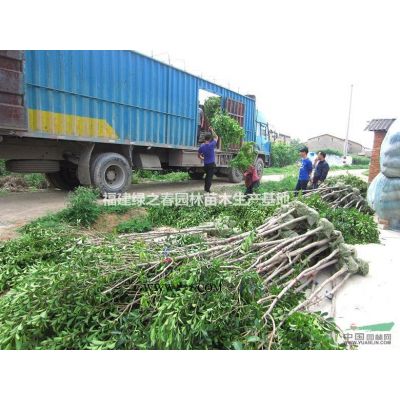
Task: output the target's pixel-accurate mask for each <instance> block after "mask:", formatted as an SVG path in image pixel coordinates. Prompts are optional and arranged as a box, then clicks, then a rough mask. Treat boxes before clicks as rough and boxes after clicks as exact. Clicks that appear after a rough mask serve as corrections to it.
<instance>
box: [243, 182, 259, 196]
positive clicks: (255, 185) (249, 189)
mask: <svg viewBox="0 0 400 400" xmlns="http://www.w3.org/2000/svg"><path fill="white" fill-rule="evenodd" d="M259 186H260V181H255V182H253V183H252V184H251V185H250V186H248V187H246V191H245V192H244V194H245V196H246V198H247V196H248V195H249V194H253V193H254V189H257V188H258V187H259Z"/></svg>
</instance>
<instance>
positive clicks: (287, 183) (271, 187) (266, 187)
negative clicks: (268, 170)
mask: <svg viewBox="0 0 400 400" xmlns="http://www.w3.org/2000/svg"><path fill="white" fill-rule="evenodd" d="M296 183H297V175H296V176H293V175H290V176H286V177H285V178H283V179H281V180H280V181H267V182H262V183H261V184H260V187H259V190H258V192H259V193H264V192H292V191H293V190H294V188H295V187H296Z"/></svg>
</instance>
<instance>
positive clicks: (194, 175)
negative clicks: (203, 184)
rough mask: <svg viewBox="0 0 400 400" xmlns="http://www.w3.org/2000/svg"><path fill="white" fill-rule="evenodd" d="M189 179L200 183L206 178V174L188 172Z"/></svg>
mask: <svg viewBox="0 0 400 400" xmlns="http://www.w3.org/2000/svg"><path fill="white" fill-rule="evenodd" d="M188 174H189V178H190V179H193V180H195V181H200V180H201V179H203V177H204V172H188Z"/></svg>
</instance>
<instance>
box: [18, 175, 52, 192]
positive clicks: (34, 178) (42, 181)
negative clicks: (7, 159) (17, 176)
mask: <svg viewBox="0 0 400 400" xmlns="http://www.w3.org/2000/svg"><path fill="white" fill-rule="evenodd" d="M24 178H25V181H26V182H27V184H28V186H29V187H31V188H35V189H46V188H48V187H49V184H48V182H47V180H46V178H45V176H44V175H43V174H25V175H24Z"/></svg>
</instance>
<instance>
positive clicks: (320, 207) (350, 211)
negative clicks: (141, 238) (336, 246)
mask: <svg viewBox="0 0 400 400" xmlns="http://www.w3.org/2000/svg"><path fill="white" fill-rule="evenodd" d="M299 200H301V201H303V202H304V203H306V204H307V205H309V206H310V207H313V208H314V209H316V210H317V211H318V212H319V214H320V216H321V217H323V218H326V219H328V220H329V221H331V222H332V224H333V225H334V226H335V229H337V230H339V231H341V232H342V235H343V238H344V240H345V242H346V243H348V244H366V243H379V230H378V225H377V223H376V222H375V221H374V217H373V216H372V215H368V214H363V213H361V212H360V211H358V210H356V209H355V208H331V207H330V206H329V205H328V203H326V202H325V201H323V200H322V199H321V197H320V196H319V195H318V194H315V195H313V196H311V197H299Z"/></svg>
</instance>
